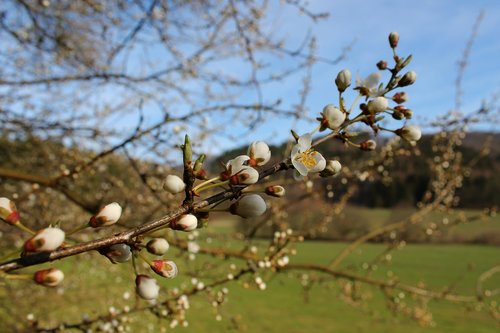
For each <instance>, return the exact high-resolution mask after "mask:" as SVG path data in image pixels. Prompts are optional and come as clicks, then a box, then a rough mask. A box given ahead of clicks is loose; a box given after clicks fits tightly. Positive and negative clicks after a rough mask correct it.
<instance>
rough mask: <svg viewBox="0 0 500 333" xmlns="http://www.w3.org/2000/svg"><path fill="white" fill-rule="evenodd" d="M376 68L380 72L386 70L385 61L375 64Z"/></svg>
mask: <svg viewBox="0 0 500 333" xmlns="http://www.w3.org/2000/svg"><path fill="white" fill-rule="evenodd" d="M377 68H378V69H380V70H381V71H382V70H384V69H387V61H384V60H380V61H379V62H377Z"/></svg>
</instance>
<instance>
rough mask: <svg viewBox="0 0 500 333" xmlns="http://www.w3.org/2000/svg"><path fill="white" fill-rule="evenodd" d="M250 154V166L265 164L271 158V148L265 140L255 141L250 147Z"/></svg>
mask: <svg viewBox="0 0 500 333" xmlns="http://www.w3.org/2000/svg"><path fill="white" fill-rule="evenodd" d="M248 156H249V157H250V160H249V161H248V164H249V165H250V166H263V165H265V164H266V163H267V162H269V160H270V159H271V150H270V149H269V146H268V145H267V143H265V142H264V141H255V142H252V144H251V145H250V147H248Z"/></svg>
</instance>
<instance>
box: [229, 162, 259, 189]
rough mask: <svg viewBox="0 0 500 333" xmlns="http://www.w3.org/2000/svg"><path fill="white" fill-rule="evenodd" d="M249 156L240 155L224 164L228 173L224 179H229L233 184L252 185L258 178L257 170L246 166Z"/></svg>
mask: <svg viewBox="0 0 500 333" xmlns="http://www.w3.org/2000/svg"><path fill="white" fill-rule="evenodd" d="M250 162H251V158H250V157H249V156H247V155H240V156H238V157H236V158H234V159H232V160H230V161H229V162H227V164H226V168H227V170H228V172H229V173H228V174H227V175H226V177H227V178H226V179H229V180H230V182H231V184H233V185H239V184H243V185H252V184H255V183H256V182H257V181H258V180H259V172H258V171H257V170H255V169H254V168H252V167H250V166H248V164H249V163H250Z"/></svg>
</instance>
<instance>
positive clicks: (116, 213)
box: [89, 202, 122, 228]
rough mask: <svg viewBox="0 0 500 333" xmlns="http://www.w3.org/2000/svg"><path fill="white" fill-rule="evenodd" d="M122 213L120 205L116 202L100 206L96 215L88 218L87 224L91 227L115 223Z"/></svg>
mask: <svg viewBox="0 0 500 333" xmlns="http://www.w3.org/2000/svg"><path fill="white" fill-rule="evenodd" d="M121 215H122V207H120V205H119V204H118V203H116V202H113V203H110V204H109V205H106V206H104V207H103V208H101V210H100V211H99V213H97V215H94V216H92V217H91V218H90V221H89V226H91V227H92V228H98V227H107V226H110V225H113V224H115V223H116V222H117V221H118V220H119V219H120V216H121Z"/></svg>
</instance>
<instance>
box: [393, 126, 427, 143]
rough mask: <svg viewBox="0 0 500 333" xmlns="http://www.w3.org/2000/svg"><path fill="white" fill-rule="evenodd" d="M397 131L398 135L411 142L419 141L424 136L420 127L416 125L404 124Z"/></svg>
mask: <svg viewBox="0 0 500 333" xmlns="http://www.w3.org/2000/svg"><path fill="white" fill-rule="evenodd" d="M395 132H396V134H397V135H399V136H400V137H402V138H403V139H405V140H406V141H410V142H414V141H418V140H420V138H421V137H422V131H421V130H420V127H418V126H415V125H410V126H403V127H401V128H400V129H397V130H396V131H395Z"/></svg>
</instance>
